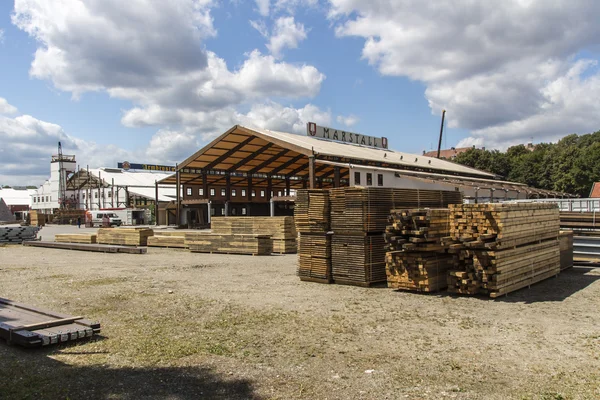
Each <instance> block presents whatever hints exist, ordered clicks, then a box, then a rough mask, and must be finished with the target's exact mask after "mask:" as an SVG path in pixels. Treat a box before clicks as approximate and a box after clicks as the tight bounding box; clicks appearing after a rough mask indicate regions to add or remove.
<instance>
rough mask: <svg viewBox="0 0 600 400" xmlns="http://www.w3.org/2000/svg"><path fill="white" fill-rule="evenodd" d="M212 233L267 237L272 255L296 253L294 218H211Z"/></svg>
mask: <svg viewBox="0 0 600 400" xmlns="http://www.w3.org/2000/svg"><path fill="white" fill-rule="evenodd" d="M211 230H212V233H215V234H219V235H269V236H271V240H272V241H273V252H274V253H282V254H285V253H296V252H297V250H298V249H297V240H296V239H297V233H296V226H295V224H294V217H291V216H284V217H213V218H212V220H211Z"/></svg>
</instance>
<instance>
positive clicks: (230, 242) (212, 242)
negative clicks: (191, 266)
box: [185, 233, 273, 256]
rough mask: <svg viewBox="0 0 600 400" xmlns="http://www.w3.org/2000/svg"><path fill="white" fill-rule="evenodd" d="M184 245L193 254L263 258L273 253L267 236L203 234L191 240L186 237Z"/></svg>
mask: <svg viewBox="0 0 600 400" xmlns="http://www.w3.org/2000/svg"><path fill="white" fill-rule="evenodd" d="M185 244H186V245H187V246H188V248H189V250H190V251H191V252H194V253H219V254H244V255H255V256H264V255H270V254H271V253H272V251H273V243H272V241H271V237H270V236H268V235H218V234H213V233H210V234H203V235H198V236H196V237H195V238H193V239H192V240H188V236H186V239H185Z"/></svg>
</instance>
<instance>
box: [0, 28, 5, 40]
mask: <svg viewBox="0 0 600 400" xmlns="http://www.w3.org/2000/svg"><path fill="white" fill-rule="evenodd" d="M0 43H4V29H0Z"/></svg>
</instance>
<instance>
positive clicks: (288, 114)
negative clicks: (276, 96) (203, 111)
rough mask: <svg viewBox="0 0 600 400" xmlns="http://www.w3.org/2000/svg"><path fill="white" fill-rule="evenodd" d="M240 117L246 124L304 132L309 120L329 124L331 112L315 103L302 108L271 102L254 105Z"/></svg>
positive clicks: (284, 130) (283, 130)
mask: <svg viewBox="0 0 600 400" xmlns="http://www.w3.org/2000/svg"><path fill="white" fill-rule="evenodd" d="M239 118H240V120H242V121H243V124H245V125H249V126H256V127H258V128H264V129H271V130H275V131H282V132H294V133H298V134H303V133H305V132H306V123H307V122H316V123H317V124H320V125H329V124H330V123H331V112H330V111H323V110H321V109H319V107H317V106H315V105H313V104H307V105H305V106H304V107H302V108H293V107H284V106H282V105H281V104H277V103H273V102H270V103H265V104H255V105H253V106H252V109H251V110H250V111H249V112H248V113H247V114H245V115H240V116H239Z"/></svg>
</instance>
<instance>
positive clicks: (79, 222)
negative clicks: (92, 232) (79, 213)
mask: <svg viewBox="0 0 600 400" xmlns="http://www.w3.org/2000/svg"><path fill="white" fill-rule="evenodd" d="M77 228H79V229H81V217H77Z"/></svg>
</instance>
